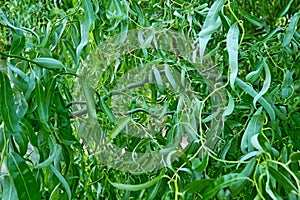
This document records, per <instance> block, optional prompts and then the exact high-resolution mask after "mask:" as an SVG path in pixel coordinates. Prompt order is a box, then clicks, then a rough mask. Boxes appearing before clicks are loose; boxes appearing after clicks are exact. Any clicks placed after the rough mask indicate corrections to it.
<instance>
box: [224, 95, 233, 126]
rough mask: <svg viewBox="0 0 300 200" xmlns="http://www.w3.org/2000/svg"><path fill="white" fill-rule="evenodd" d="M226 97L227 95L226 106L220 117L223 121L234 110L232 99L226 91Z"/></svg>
mask: <svg viewBox="0 0 300 200" xmlns="http://www.w3.org/2000/svg"><path fill="white" fill-rule="evenodd" d="M227 95H228V105H227V107H226V109H225V111H224V112H223V115H222V118H223V120H224V119H225V117H226V116H228V115H231V113H232V112H233V110H234V101H233V98H232V96H231V94H230V93H229V92H228V91H227Z"/></svg>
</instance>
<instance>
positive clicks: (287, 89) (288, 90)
mask: <svg viewBox="0 0 300 200" xmlns="http://www.w3.org/2000/svg"><path fill="white" fill-rule="evenodd" d="M293 74H294V72H291V71H290V70H286V72H285V73H284V80H283V85H282V90H281V96H282V97H283V98H288V97H289V96H291V95H292V94H293V91H294V81H293Z"/></svg>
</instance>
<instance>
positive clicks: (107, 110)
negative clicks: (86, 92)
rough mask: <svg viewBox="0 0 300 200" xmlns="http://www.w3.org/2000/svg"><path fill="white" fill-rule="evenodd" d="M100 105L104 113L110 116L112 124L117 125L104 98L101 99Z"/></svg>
mask: <svg viewBox="0 0 300 200" xmlns="http://www.w3.org/2000/svg"><path fill="white" fill-rule="evenodd" d="M100 105H101V107H102V109H103V111H104V113H105V114H106V115H107V116H108V119H109V121H110V122H111V123H113V124H115V123H116V118H115V115H114V114H113V112H112V111H111V109H110V108H109V107H108V106H107V104H106V102H105V100H104V98H101V100H100Z"/></svg>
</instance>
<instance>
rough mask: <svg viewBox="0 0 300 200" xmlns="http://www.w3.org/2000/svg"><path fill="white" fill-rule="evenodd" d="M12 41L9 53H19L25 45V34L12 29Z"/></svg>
mask: <svg viewBox="0 0 300 200" xmlns="http://www.w3.org/2000/svg"><path fill="white" fill-rule="evenodd" d="M12 33H13V38H14V39H13V42H12V44H11V48H10V54H19V53H20V52H21V51H22V50H23V49H24V47H25V36H24V34H23V32H21V31H13V32H12Z"/></svg>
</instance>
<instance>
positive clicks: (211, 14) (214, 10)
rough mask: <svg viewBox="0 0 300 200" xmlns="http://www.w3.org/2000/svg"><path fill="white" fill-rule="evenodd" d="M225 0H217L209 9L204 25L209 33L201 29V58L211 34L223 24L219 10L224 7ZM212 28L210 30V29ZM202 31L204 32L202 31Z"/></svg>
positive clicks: (203, 27) (204, 28)
mask: <svg viewBox="0 0 300 200" xmlns="http://www.w3.org/2000/svg"><path fill="white" fill-rule="evenodd" d="M223 5H224V0H217V1H215V2H214V3H213V5H212V6H211V8H210V9H209V11H208V14H207V16H206V18H205V21H204V23H203V26H202V30H203V32H204V31H205V32H206V33H207V34H203V32H202V30H201V31H200V33H199V34H200V35H202V37H199V42H200V46H201V48H200V58H202V57H203V55H204V52H205V49H206V46H207V43H208V41H209V40H210V38H211V35H212V34H213V33H214V32H215V31H216V30H217V29H218V28H219V27H220V26H221V24H222V22H221V20H220V17H219V12H220V11H221V9H222V8H223ZM208 30H210V31H208ZM201 32H202V33H201Z"/></svg>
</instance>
